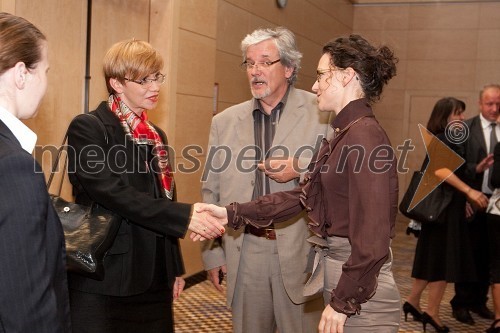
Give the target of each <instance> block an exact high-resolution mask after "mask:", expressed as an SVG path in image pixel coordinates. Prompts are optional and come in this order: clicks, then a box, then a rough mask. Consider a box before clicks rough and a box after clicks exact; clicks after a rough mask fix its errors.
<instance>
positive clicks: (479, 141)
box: [464, 115, 488, 191]
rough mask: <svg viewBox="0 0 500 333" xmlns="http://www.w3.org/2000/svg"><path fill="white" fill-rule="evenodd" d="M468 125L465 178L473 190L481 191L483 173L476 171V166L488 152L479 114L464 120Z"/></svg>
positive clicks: (465, 144)
mask: <svg viewBox="0 0 500 333" xmlns="http://www.w3.org/2000/svg"><path fill="white" fill-rule="evenodd" d="M465 123H466V124H467V126H468V127H469V138H468V139H467V140H466V141H465V143H464V146H465V163H466V164H465V179H464V181H465V182H466V183H467V184H469V185H470V186H471V187H472V188H474V189H475V190H478V191H481V186H482V183H483V176H484V173H476V166H477V164H478V163H479V162H481V160H483V159H484V158H485V157H486V156H487V155H488V152H487V151H486V142H485V141H484V134H483V129H482V127H481V119H480V118H479V115H477V116H475V117H473V118H470V119H468V120H466V121H465Z"/></svg>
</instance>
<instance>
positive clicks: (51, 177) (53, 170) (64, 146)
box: [47, 113, 109, 196]
mask: <svg viewBox="0 0 500 333" xmlns="http://www.w3.org/2000/svg"><path fill="white" fill-rule="evenodd" d="M87 115H88V116H90V117H93V118H95V119H96V121H97V123H98V124H99V127H100V128H101V130H102V131H103V133H104V140H105V141H106V144H108V143H109V140H108V132H107V131H106V127H104V124H103V122H102V121H101V119H99V117H97V116H96V115H94V114H92V113H87ZM67 141H68V131H66V134H65V135H64V139H63V141H62V143H61V146H60V147H59V149H58V150H57V155H56V159H55V161H54V163H53V164H52V168H51V170H50V175H49V180H48V181H47V190H49V189H50V185H52V181H53V180H54V176H55V174H56V171H57V167H58V166H59V160H60V159H61V154H62V152H63V151H64V150H66V152H67V147H68V146H67ZM67 165H68V154H66V158H65V159H64V166H63V170H66V167H67ZM63 183H64V175H63V176H62V177H61V181H60V182H59V187H58V190H57V196H59V195H61V190H62V186H63Z"/></svg>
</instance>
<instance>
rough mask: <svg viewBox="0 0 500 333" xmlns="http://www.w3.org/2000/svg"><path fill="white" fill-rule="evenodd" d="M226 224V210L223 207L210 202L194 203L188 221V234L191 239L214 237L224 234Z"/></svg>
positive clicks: (201, 239)
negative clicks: (189, 231)
mask: <svg viewBox="0 0 500 333" xmlns="http://www.w3.org/2000/svg"><path fill="white" fill-rule="evenodd" d="M226 224H227V211H226V208H225V207H219V206H216V205H212V204H205V203H195V204H194V205H193V214H192V216H191V220H190V221H189V227H188V228H189V230H191V235H190V236H189V237H190V238H191V240H193V241H203V240H206V239H214V238H217V237H220V236H222V235H223V234H224V232H225V228H224V226H225V225H226Z"/></svg>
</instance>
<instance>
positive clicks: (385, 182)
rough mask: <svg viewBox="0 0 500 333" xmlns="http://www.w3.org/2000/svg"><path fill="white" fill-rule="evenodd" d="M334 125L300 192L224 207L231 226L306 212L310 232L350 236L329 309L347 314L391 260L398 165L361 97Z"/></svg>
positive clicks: (370, 290)
mask: <svg viewBox="0 0 500 333" xmlns="http://www.w3.org/2000/svg"><path fill="white" fill-rule="evenodd" d="M331 126H332V127H333V128H334V130H335V133H336V135H335V137H334V138H333V139H332V140H331V141H330V142H328V141H326V140H324V142H323V145H322V146H321V148H320V150H319V151H318V153H317V154H316V155H315V156H314V157H313V159H312V161H311V164H310V165H309V172H308V174H307V175H306V177H305V181H304V183H303V184H302V185H301V186H300V187H298V188H296V189H294V190H292V191H287V192H279V193H273V194H270V195H266V196H263V197H260V198H258V199H257V200H255V201H252V202H248V203H244V204H239V203H234V204H232V205H229V206H227V207H226V208H227V210H228V219H229V221H230V224H231V225H232V227H234V228H236V229H237V228H240V227H242V226H243V225H244V224H252V225H254V226H257V227H264V226H267V225H270V224H271V223H278V222H281V221H285V220H288V219H289V218H290V217H292V216H294V215H296V214H298V213H299V212H300V211H302V210H303V209H306V210H307V212H308V217H309V219H310V222H309V227H310V229H311V230H312V231H313V232H315V233H316V234H318V235H320V236H322V237H328V236H338V237H346V238H348V239H349V241H350V243H351V247H352V251H351V256H350V257H349V259H348V260H347V262H346V263H345V264H344V265H343V267H342V275H341V277H340V280H339V282H338V285H337V288H336V289H335V290H334V291H333V292H332V298H331V301H330V305H331V306H332V307H333V308H334V309H335V310H336V311H338V312H342V313H345V314H347V315H352V314H354V313H356V312H359V310H360V309H361V306H360V304H361V303H364V302H366V301H367V300H368V299H369V298H370V297H371V296H372V295H373V293H374V292H375V289H376V287H377V276H378V273H379V271H380V268H381V267H382V265H383V264H384V263H385V262H386V261H387V259H388V257H389V247H390V241H391V239H392V238H393V237H394V235H395V229H394V228H395V220H396V214H397V203H398V178H397V173H396V170H397V166H396V164H397V161H396V157H395V153H394V150H393V149H392V148H391V144H390V141H389V139H388V137H387V135H386V133H385V131H384V130H383V129H382V127H381V126H380V125H379V123H378V122H377V120H376V119H375V117H374V116H373V112H372V109H371V107H370V106H369V104H368V102H367V100H366V99H359V100H355V101H352V102H350V103H349V104H348V105H347V106H346V107H345V108H344V109H342V111H341V112H339V114H338V115H337V117H336V118H335V119H334V121H333V122H332V124H331Z"/></svg>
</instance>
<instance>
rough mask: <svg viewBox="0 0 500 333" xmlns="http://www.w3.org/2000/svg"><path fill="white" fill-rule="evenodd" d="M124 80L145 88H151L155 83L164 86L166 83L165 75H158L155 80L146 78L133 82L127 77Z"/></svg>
mask: <svg viewBox="0 0 500 333" xmlns="http://www.w3.org/2000/svg"><path fill="white" fill-rule="evenodd" d="M124 79H125V80H127V81H130V82H134V83H137V84H140V85H141V86H143V87H151V85H152V84H153V82H156V83H158V84H162V83H163V82H165V74H162V73H158V74H156V75H155V77H154V78H149V77H145V78H144V79H142V80H131V79H129V78H126V77H124Z"/></svg>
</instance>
